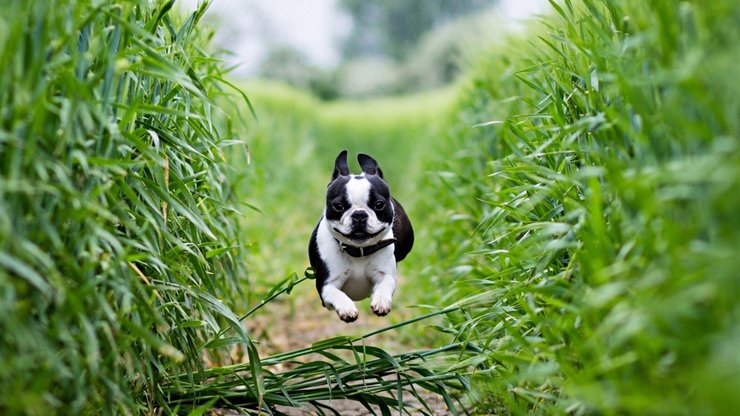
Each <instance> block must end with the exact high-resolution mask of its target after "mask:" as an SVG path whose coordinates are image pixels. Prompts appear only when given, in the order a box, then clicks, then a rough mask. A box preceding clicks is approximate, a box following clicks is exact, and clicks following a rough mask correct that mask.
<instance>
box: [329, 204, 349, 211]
mask: <svg viewBox="0 0 740 416" xmlns="http://www.w3.org/2000/svg"><path fill="white" fill-rule="evenodd" d="M332 208H334V211H337V212H342V211H344V210H345V209H346V208H345V206H344V204H343V203H341V202H335V203H333V204H332Z"/></svg>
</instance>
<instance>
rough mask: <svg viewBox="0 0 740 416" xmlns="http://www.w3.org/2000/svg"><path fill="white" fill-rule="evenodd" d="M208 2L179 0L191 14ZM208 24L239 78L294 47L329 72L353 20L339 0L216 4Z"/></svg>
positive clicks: (504, 10) (514, 15)
mask: <svg viewBox="0 0 740 416" xmlns="http://www.w3.org/2000/svg"><path fill="white" fill-rule="evenodd" d="M201 1H202V0H179V1H178V4H179V5H180V8H181V9H182V10H183V11H185V12H190V11H192V10H194V9H195V7H196V6H197V4H198V3H200V2H201ZM498 4H499V7H500V11H501V14H502V15H503V16H506V17H507V18H509V19H513V20H522V19H526V18H527V17H530V16H531V15H532V14H536V13H542V12H543V11H544V10H545V9H546V8H547V4H548V3H547V0H501V1H499V3H498ZM206 20H207V21H208V22H209V23H211V24H214V26H215V27H216V29H217V30H216V35H215V36H214V44H215V46H216V47H218V48H222V49H224V50H228V51H231V52H232V53H233V56H229V57H226V61H227V63H228V64H230V65H239V66H238V68H237V70H236V71H235V72H234V74H235V75H253V74H255V73H257V71H258V69H259V65H260V62H261V60H262V59H264V57H265V55H266V53H267V51H268V50H269V49H270V48H272V47H275V46H281V45H287V46H292V47H294V48H296V49H298V50H299V51H300V52H302V53H303V54H304V55H305V56H307V57H308V59H309V61H310V62H311V63H312V64H314V65H316V66H319V67H322V68H329V67H332V66H334V65H336V64H337V63H339V59H340V44H341V40H342V38H343V37H344V36H346V35H347V34H348V33H349V31H350V29H351V27H352V21H351V18H350V17H349V16H347V15H346V14H345V13H344V12H343V11H342V10H340V8H339V5H338V0H310V1H308V0H267V1H264V0H213V2H212V3H211V6H210V8H209V9H208V11H207V12H206Z"/></svg>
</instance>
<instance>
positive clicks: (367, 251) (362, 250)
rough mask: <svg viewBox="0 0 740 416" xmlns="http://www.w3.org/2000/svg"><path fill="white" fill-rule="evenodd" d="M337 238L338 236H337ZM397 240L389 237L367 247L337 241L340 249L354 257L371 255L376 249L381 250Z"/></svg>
mask: <svg viewBox="0 0 740 416" xmlns="http://www.w3.org/2000/svg"><path fill="white" fill-rule="evenodd" d="M335 240H336V238H335ZM395 242H396V239H395V238H389V239H387V240H380V242H379V243H378V244H373V245H372V246H367V247H356V246H350V245H348V244H344V243H342V242H341V241H339V240H337V243H339V249H340V250H342V251H343V252H345V253H347V254H349V255H350V256H352V257H365V256H369V255H371V254H373V253H375V252H376V251H378V250H380V249H381V248H385V247H388V246H389V245H391V244H393V243H395Z"/></svg>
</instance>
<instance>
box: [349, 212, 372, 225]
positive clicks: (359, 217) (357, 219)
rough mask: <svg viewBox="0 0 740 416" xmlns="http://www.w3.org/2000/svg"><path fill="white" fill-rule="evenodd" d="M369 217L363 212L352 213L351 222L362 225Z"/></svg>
mask: <svg viewBox="0 0 740 416" xmlns="http://www.w3.org/2000/svg"><path fill="white" fill-rule="evenodd" d="M368 216H369V215H368V214H367V212H365V211H355V212H353V213H352V222H354V223H363V222H365V221H366V220H367V217H368Z"/></svg>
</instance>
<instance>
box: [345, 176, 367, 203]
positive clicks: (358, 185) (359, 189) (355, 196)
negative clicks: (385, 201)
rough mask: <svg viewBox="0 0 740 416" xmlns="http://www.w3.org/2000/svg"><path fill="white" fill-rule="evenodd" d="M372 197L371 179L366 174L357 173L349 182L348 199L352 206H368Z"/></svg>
mask: <svg viewBox="0 0 740 416" xmlns="http://www.w3.org/2000/svg"><path fill="white" fill-rule="evenodd" d="M368 199H370V181H369V180H367V178H365V175H356V176H353V177H352V179H350V180H349V182H347V200H348V201H349V204H350V206H352V207H367V201H368Z"/></svg>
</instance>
